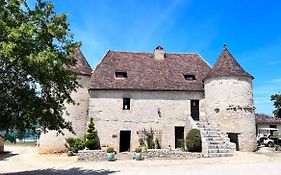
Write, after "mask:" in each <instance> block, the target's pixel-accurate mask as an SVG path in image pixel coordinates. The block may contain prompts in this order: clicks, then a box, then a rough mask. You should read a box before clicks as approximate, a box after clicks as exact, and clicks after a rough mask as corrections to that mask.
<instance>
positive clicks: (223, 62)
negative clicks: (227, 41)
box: [205, 46, 254, 79]
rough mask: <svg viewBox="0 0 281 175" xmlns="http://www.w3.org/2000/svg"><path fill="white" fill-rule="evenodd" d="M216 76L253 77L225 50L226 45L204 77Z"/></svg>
mask: <svg viewBox="0 0 281 175" xmlns="http://www.w3.org/2000/svg"><path fill="white" fill-rule="evenodd" d="M217 76H246V77H251V78H252V79H253V78H254V77H253V76H252V75H250V74H249V73H248V72H246V71H245V70H244V69H243V68H242V67H241V66H240V64H239V63H238V62H237V61H236V60H235V58H234V57H233V56H232V55H231V54H230V52H229V51H228V50H227V48H226V46H225V47H224V48H223V50H222V53H221V55H220V56H219V58H218V60H217V62H216V64H215V66H214V67H213V69H212V70H211V72H210V73H209V74H208V75H207V77H206V78H205V79H207V78H211V77H217Z"/></svg>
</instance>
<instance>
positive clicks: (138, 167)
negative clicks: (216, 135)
mask: <svg viewBox="0 0 281 175" xmlns="http://www.w3.org/2000/svg"><path fill="white" fill-rule="evenodd" d="M5 150H6V151H10V153H5V154H2V155H0V173H1V174H19V175H37V174H39V175H48V174H71V175H79V174H81V175H88V174H89V175H90V174H91V175H109V174H113V175H121V174H122V175H129V174H133V175H140V174H149V175H153V174H156V175H170V174H177V175H184V174H188V175H252V174H253V175H256V174H270V175H280V174H281V166H280V165H281V154H280V153H272V152H263V153H245V152H236V153H235V155H234V157H226V158H208V159H206V158H205V159H204V158H201V159H193V160H177V161H176V160H157V161H155V160H154V161H151V160H144V161H134V160H119V161H115V162H78V161H77V158H76V157H67V156H66V155H65V154H62V155H39V154H38V152H37V148H36V147H28V146H6V147H5Z"/></svg>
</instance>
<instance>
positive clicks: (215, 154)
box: [208, 153, 233, 158]
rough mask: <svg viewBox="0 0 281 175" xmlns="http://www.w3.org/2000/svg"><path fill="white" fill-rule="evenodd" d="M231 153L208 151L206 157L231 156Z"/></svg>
mask: <svg viewBox="0 0 281 175" xmlns="http://www.w3.org/2000/svg"><path fill="white" fill-rule="evenodd" d="M232 156H233V155H232V154H231V153H209V154H208V157H210V158H212V157H232Z"/></svg>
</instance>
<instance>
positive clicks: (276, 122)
mask: <svg viewBox="0 0 281 175" xmlns="http://www.w3.org/2000/svg"><path fill="white" fill-rule="evenodd" d="M262 128H273V129H278V132H279V133H280V132H281V118H280V117H273V116H269V115H266V114H256V132H257V134H259V129H262ZM270 135H273V131H270Z"/></svg>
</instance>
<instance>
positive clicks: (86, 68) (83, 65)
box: [70, 48, 92, 76]
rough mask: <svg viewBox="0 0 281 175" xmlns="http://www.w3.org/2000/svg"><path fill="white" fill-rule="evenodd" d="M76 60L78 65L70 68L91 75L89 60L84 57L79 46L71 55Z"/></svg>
mask: <svg viewBox="0 0 281 175" xmlns="http://www.w3.org/2000/svg"><path fill="white" fill-rule="evenodd" d="M71 56H73V57H74V58H75V60H76V65H75V66H73V67H70V70H72V71H74V72H76V73H78V74H81V75H89V76H90V75H91V72H92V69H91V67H90V65H89V63H88V62H87V60H86V58H85V57H84V55H83V53H82V52H81V50H80V49H79V48H76V49H75V52H74V53H73V54H72V55H71Z"/></svg>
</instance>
